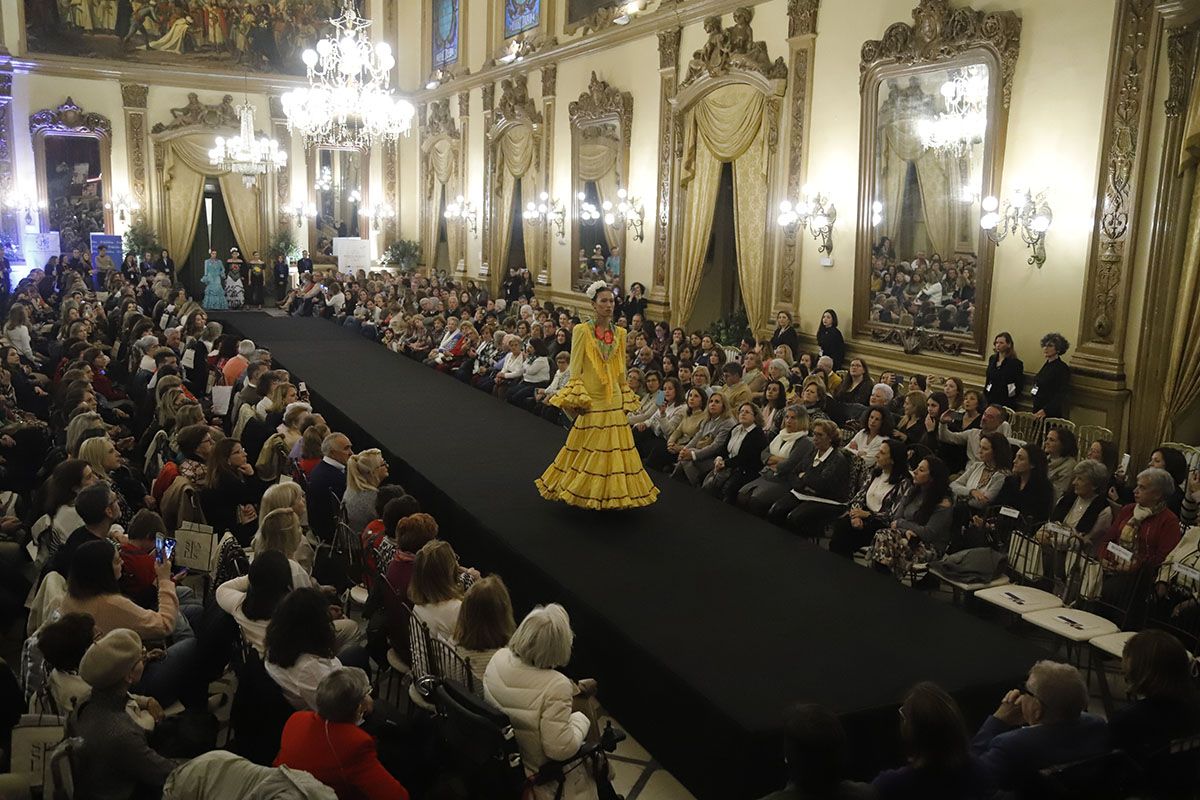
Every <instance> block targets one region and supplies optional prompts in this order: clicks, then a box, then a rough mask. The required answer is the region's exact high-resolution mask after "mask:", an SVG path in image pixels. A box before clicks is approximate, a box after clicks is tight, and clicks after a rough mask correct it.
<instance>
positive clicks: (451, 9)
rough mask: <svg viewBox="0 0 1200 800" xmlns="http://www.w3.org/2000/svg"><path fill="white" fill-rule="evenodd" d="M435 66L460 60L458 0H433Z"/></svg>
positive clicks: (439, 67)
mask: <svg viewBox="0 0 1200 800" xmlns="http://www.w3.org/2000/svg"><path fill="white" fill-rule="evenodd" d="M432 3H433V26H432V29H433V68H434V69H441V68H443V67H446V66H448V65H451V64H453V63H454V62H455V61H458V0H432Z"/></svg>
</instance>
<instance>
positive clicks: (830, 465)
mask: <svg viewBox="0 0 1200 800" xmlns="http://www.w3.org/2000/svg"><path fill="white" fill-rule="evenodd" d="M809 437H810V438H811V439H812V443H813V456H812V461H811V463H809V464H807V465H802V466H803V467H804V469H803V471H802V472H800V473H799V475H798V476H797V477H796V478H795V479H793V481H792V491H791V492H790V493H788V494H785V495H783V497H781V498H780V499H779V500H777V501H775V503H774V505H772V506H771V509H770V511H769V512H768V516H769V517H770V519H772V520H774V521H775V522H777V523H778V524H780V525H783V526H785V527H787V528H789V529H790V530H792V531H794V532H796V533H800V534H802V535H804V536H809V537H815V536H820V535H821V533H822V532H823V531H824V528H825V525H826V524H827V523H828V522H830V521H832V520H833V519H835V518H836V517H837V516H838V515H839V514H840V513H841V503H842V502H843V501H845V500H846V498H847V495H848V494H849V487H850V461H849V459H848V458H847V457H846V455H845V453H844V452H842V450H840V449H839V448H838V445H839V444H840V441H839V437H840V433H839V431H838V428H837V426H836V425H834V424H833V423H832V422H830V421H829V420H828V419H818V420H816V421H814V422H812V423H811V425H810V426H809ZM830 501H832V502H830Z"/></svg>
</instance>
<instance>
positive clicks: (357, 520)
mask: <svg viewBox="0 0 1200 800" xmlns="http://www.w3.org/2000/svg"><path fill="white" fill-rule="evenodd" d="M345 476H346V490H345V494H343V495H342V503H343V504H344V505H345V508H346V524H347V525H349V526H350V529H351V530H353V531H355V532H361V531H362V530H363V529H364V528H366V527H367V523H368V522H370V521H371V520H373V519H375V518H376V515H375V497H376V495H377V494H378V492H379V487H380V485H381V484H382V483H383V481H384V480H386V479H387V476H388V464H387V461H385V460H384V458H383V453H381V452H380V451H379V449H378V448H374V447H373V448H370V449H369V450H363V451H362V452H360V453H355V454H354V455H352V456H350V459H349V460H348V461H347V462H346V471H345Z"/></svg>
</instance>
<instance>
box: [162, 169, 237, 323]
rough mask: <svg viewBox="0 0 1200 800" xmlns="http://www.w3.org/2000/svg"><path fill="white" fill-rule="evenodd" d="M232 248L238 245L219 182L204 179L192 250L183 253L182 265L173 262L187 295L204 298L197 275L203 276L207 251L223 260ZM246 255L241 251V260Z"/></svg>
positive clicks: (202, 287)
mask: <svg viewBox="0 0 1200 800" xmlns="http://www.w3.org/2000/svg"><path fill="white" fill-rule="evenodd" d="M232 247H238V248H240V245H239V244H238V242H237V239H236V237H235V236H234V235H233V225H232V224H230V222H229V213H228V211H226V209H225V199H224V198H223V197H222V196H221V183H220V181H218V180H217V179H216V178H211V177H210V178H206V179H205V180H204V200H203V202H201V204H200V214H199V216H198V217H197V219H196V236H195V238H194V239H192V251H191V252H190V253H188V255H187V261H186V264H176V268H177V269H180V283H182V284H183V286H184V287H185V288H186V289H187V291H188V296H190V297H193V298H196V299H200V298H202V297H204V284H203V283H201V282H200V278H201V276H203V275H204V261H205V260H206V259H207V258H208V251H209V250H210V249H211V250H216V251H217V258H219V259H221V261H227V260H228V259H229V250H230V248H232ZM249 257H250V254H249V253H242V258H243V259H246V258H249Z"/></svg>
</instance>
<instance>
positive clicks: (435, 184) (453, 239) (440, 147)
mask: <svg viewBox="0 0 1200 800" xmlns="http://www.w3.org/2000/svg"><path fill="white" fill-rule="evenodd" d="M455 144H456V143H455V142H454V140H452V139H450V138H442V139H439V140H438V141H436V142H434V143H433V144H432V145H431V146H430V147H429V153H428V159H429V160H428V164H429V184H428V194H427V196H426V199H425V202H426V207H427V208H428V209H429V212H428V215H427V216H428V220H427V221H426V225H427V227H426V230H425V241H426V242H428V243H429V244H428V245H426V246H425V261H426V264H427V266H429V267H430V268H432V267H433V266H434V264H435V261H436V260H437V242H438V229H439V228H440V227H441V223H442V214H443V202H442V201H443V198H444V199H445V200H446V201H447V202H449V200H450V199H451V198H452V197H455V196H457V194H456V192H457V186H458V148H457V147H456V146H455ZM458 244H459V237H458V235H457V234H456V233H455V229H453V228H450V229H448V230H447V231H446V246H447V249H448V251H449V258H450V266H449V268H450V269H451V270H453V269H455V268H456V267H457V266H458V258H459V252H458Z"/></svg>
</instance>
